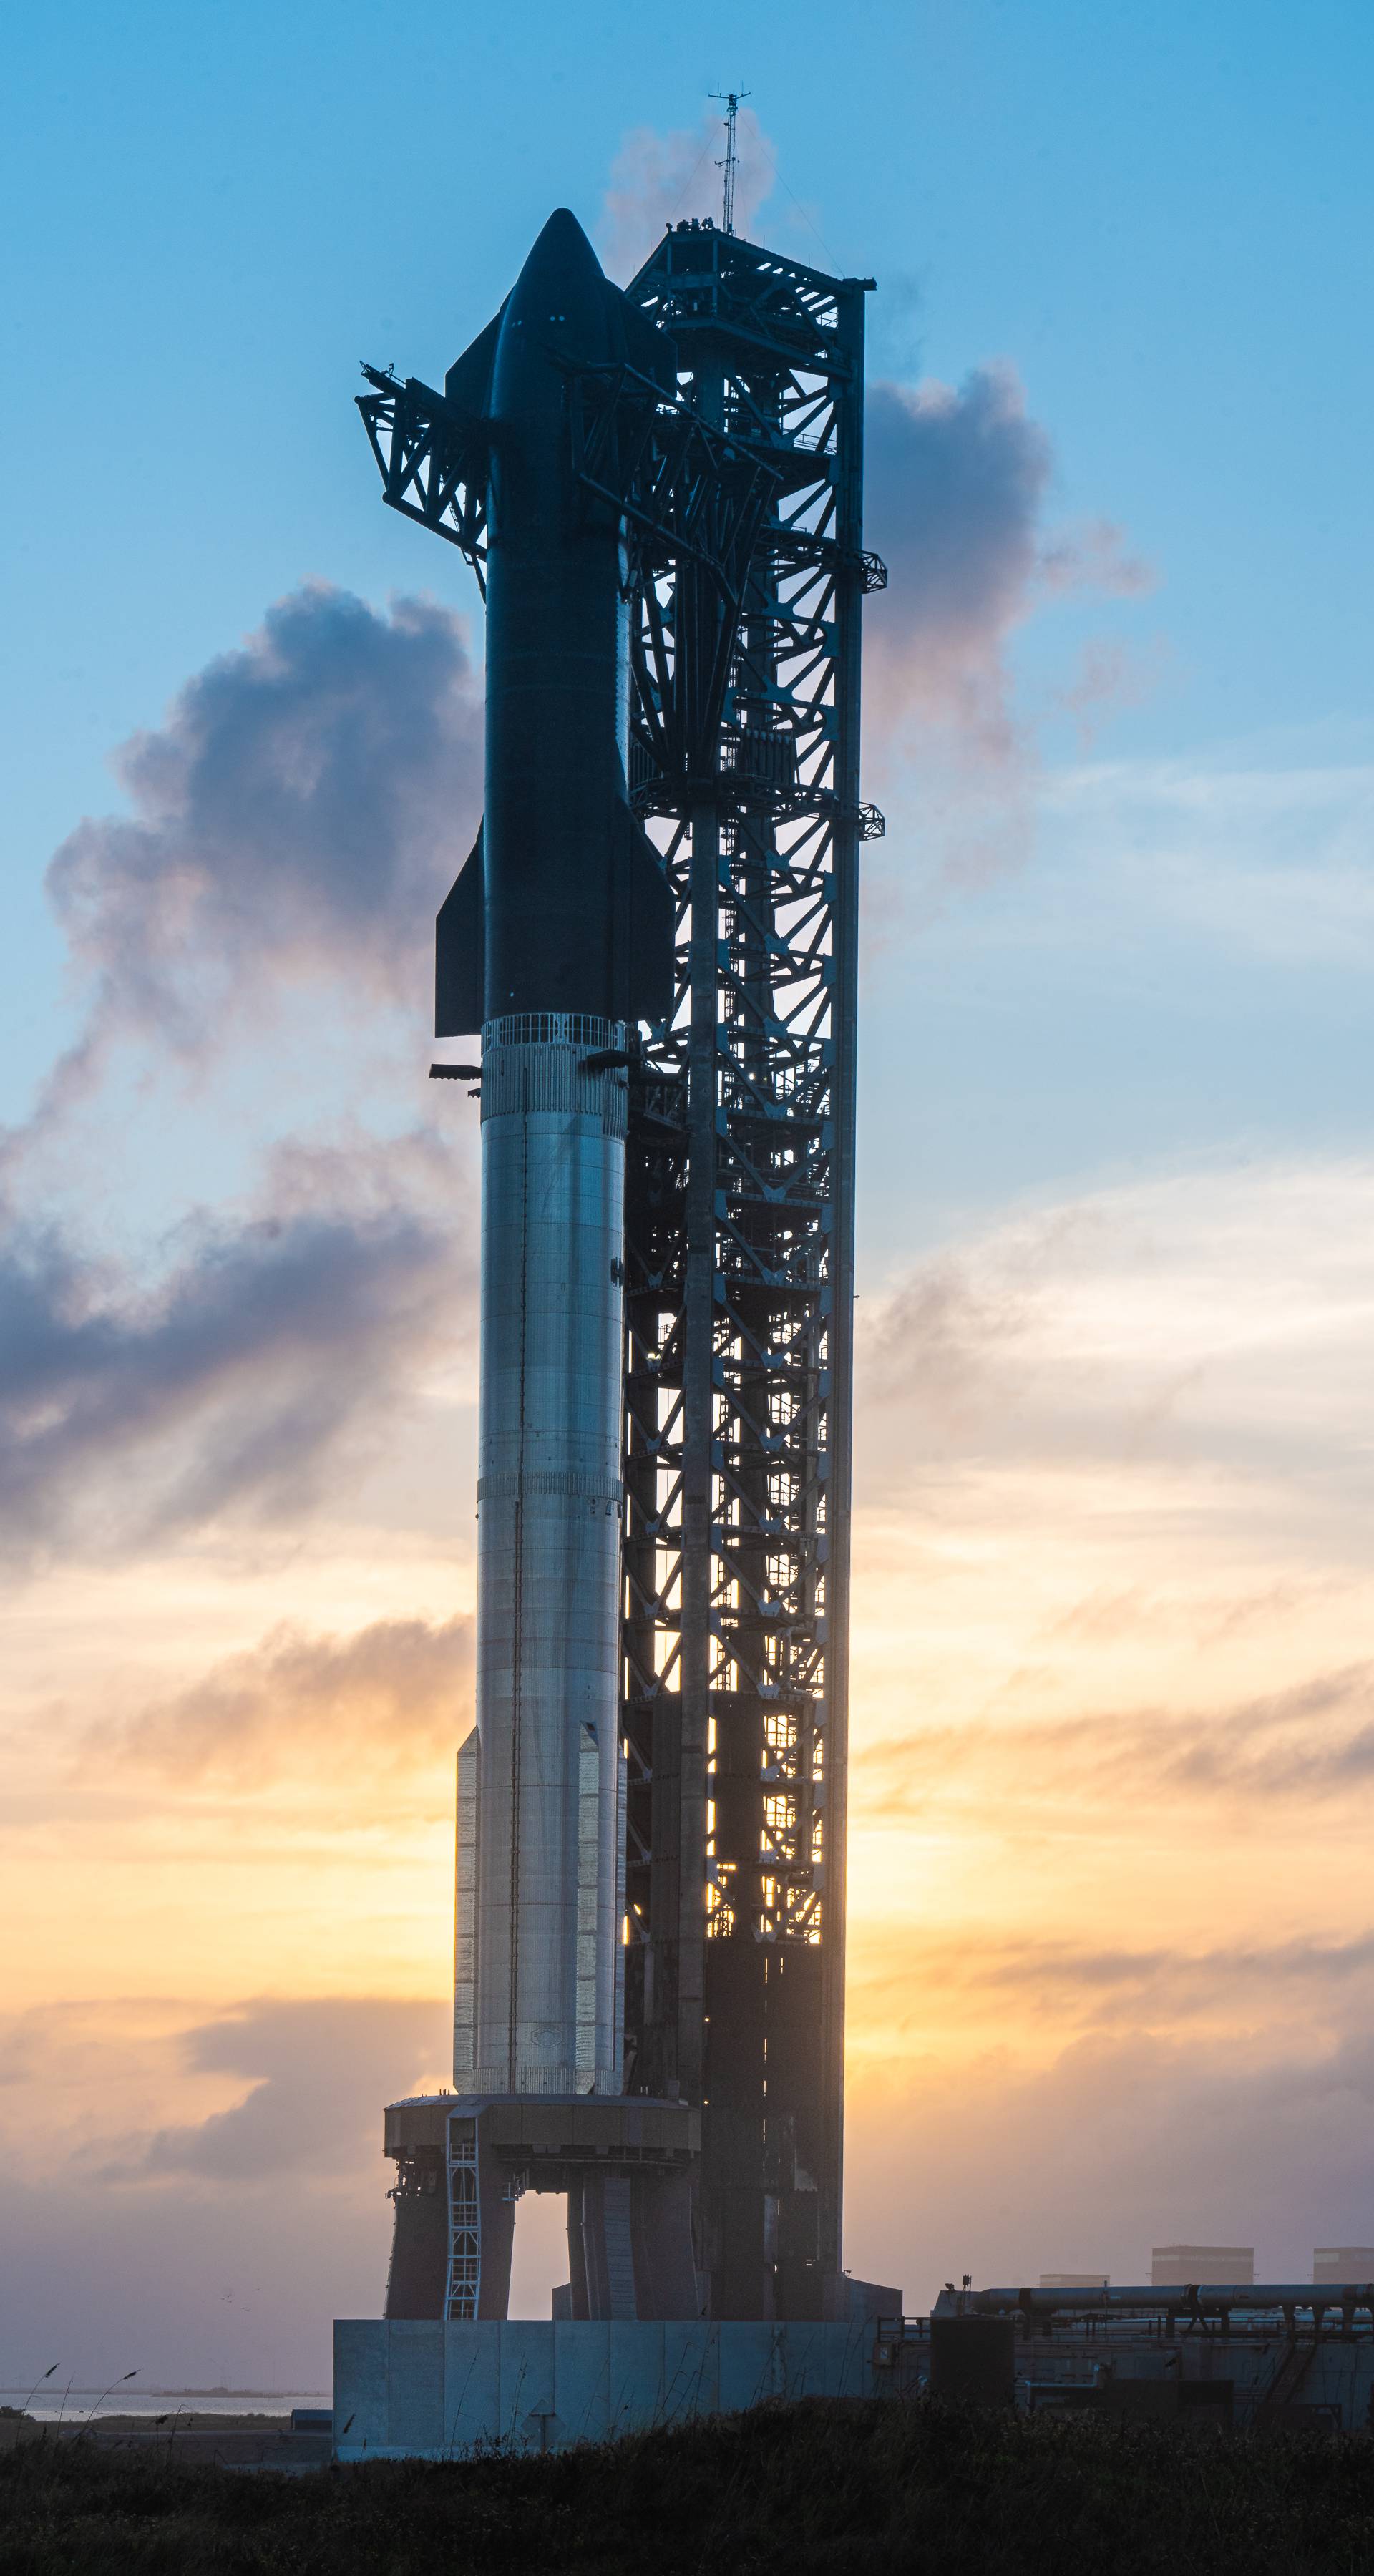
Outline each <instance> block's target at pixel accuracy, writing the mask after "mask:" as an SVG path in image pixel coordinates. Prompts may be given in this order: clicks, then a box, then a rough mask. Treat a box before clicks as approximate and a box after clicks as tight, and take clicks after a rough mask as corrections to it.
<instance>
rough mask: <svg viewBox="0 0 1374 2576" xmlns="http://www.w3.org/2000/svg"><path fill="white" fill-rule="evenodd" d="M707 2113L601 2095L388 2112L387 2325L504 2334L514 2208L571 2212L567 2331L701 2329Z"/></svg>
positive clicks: (472, 2100)
mask: <svg viewBox="0 0 1374 2576" xmlns="http://www.w3.org/2000/svg"><path fill="white" fill-rule="evenodd" d="M700 2151H701V2113H700V2112H699V2111H698V2110H695V2109H693V2108H692V2107H691V2106H689V2105H688V2104H687V2103H685V2102H670V2101H669V2102H655V2101H650V2100H646V2099H645V2098H644V2097H643V2096H638V2095H637V2096H634V2097H632V2098H630V2099H622V2098H620V2097H617V2096H598V2095H596V2094H568V2095H557V2094H554V2095H549V2094H536V2095H524V2096H517V2095H510V2094H506V2095H499V2094H497V2095H493V2094H480V2093H479V2094H461V2093H437V2094H420V2095H416V2096H413V2097H411V2098H410V2099H409V2100H406V2101H402V2102H393V2103H390V2104H389V2105H388V2107H387V2112H386V2153H387V2155H388V2156H390V2157H392V2158H394V2160H395V2163H396V2182H395V2184H394V2186H393V2193H392V2196H393V2199H394V2201H395V2204H396V2227H395V2234H394V2237H393V2241H392V2254H391V2277H390V2280H389V2282H388V2284H387V2299H386V2315H387V2318H388V2320H411V2321H415V2320H419V2319H422V2318H423V2319H434V2320H439V2321H445V2320H446V2321H448V2322H450V2323H455V2322H469V2323H471V2322H476V2321H478V2320H482V2321H484V2322H497V2321H499V2320H502V2319H504V2317H505V2314H506V2309H507V2305H508V2302H509V2298H510V2265H511V2246H512V2242H513V2238H514V2231H515V2207H516V2203H517V2201H518V2200H520V2199H521V2197H522V2196H523V2194H524V2193H525V2192H527V2191H548V2192H561V2193H563V2194H565V2195H566V2198H567V2203H568V2282H567V2286H566V2287H565V2288H564V2289H563V2290H562V2291H555V2293H554V2301H555V2309H554V2312H555V2315H556V2316H559V2317H561V2318H563V2319H565V2320H576V2321H590V2320H594V2319H602V2318H604V2319H607V2320H609V2319H611V2318H618V2319H623V2320H627V2321H628V2320H629V2319H632V2318H637V2319H640V2320H653V2319H657V2318H684V2317H698V2316H700V2314H701V2312H702V2305H703V2300H702V2293H701V2289H700V2286H699V2283H698V2279H697V2272H696V2265H695V2260H694V2256H693V2248H692V2183H693V2175H694V2169H695V2166H696V2162H697V2158H698V2156H699V2155H700Z"/></svg>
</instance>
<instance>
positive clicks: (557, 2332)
mask: <svg viewBox="0 0 1374 2576" xmlns="http://www.w3.org/2000/svg"><path fill="white" fill-rule="evenodd" d="M873 2354H874V2331H873V2327H872V2325H871V2324H870V2323H868V2322H867V2321H866V2320H865V2321H862V2322H859V2321H856V2322H855V2323H853V2324H850V2325H771V2326H769V2325H737V2324H721V2325H710V2324H707V2323H705V2322H704V2321H702V2322H696V2323H693V2322H692V2321H690V2320H689V2321H687V2322H685V2323H682V2324H676V2325H674V2324H663V2325H641V2324H630V2325H618V2324H606V2325H596V2324H586V2325H584V2324H577V2323H573V2324H565V2323H552V2324H544V2323H542V2322H535V2323H530V2324H518V2323H505V2324H475V2325H440V2324H436V2323H431V2322H429V2321H428V2320H425V2321H423V2322H415V2323H400V2322H397V2321H392V2322H388V2321H387V2320H385V2319H380V2318H373V2317H357V2318H355V2317H344V2318H340V2319H339V2320H338V2322H337V2323H336V2325H335V2327H334V2425H335V2451H336V2455H337V2457H338V2458H339V2459H341V2460H363V2459H369V2460H377V2459H381V2460H404V2459H429V2460H448V2459H457V2458H461V2457H462V2455H463V2454H464V2453H465V2452H468V2451H471V2450H473V2449H475V2448H476V2447H477V2446H478V2445H479V2444H489V2443H492V2442H501V2443H504V2444H505V2445H506V2446H507V2447H508V2448H509V2449H511V2450H513V2451H564V2450H568V2449H570V2448H571V2447H572V2446H573V2444H574V2443H577V2442H606V2441H611V2440H614V2439H615V2438H616V2436H617V2435H619V2434H622V2433H638V2432H646V2431H648V2430H649V2428H650V2427H651V2426H653V2425H658V2424H681V2423H686V2422H688V2421H690V2420H691V2419H692V2418H693V2417H697V2416H703V2415H733V2414H740V2413H742V2412H743V2411H744V2409H745V2408H746V2407H749V2406H757V2405H759V2404H760V2403H761V2401H762V2400H763V2399H764V2398H768V2397H872V2396H881V2395H883V2394H885V2393H890V2390H891V2381H892V2374H891V2372H890V2371H886V2372H884V2371H883V2370H880V2369H875V2367H874V2361H873Z"/></svg>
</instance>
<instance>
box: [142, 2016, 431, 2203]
mask: <svg viewBox="0 0 1374 2576" xmlns="http://www.w3.org/2000/svg"><path fill="white" fill-rule="evenodd" d="M445 2019H446V2016H445V2015H444V2014H443V2012H442V2010H441V2009H436V2007H435V2006H434V2005H433V2004H432V2003H428V2002H425V2003H396V2002H391V2001H375V2002H374V2001H371V2000H369V1999H368V1998H366V1997H358V1996H347V1997H344V1996H339V1997H327V1998H325V1999H323V2000H317V1999H294V2000H292V2001H290V2002H282V2003H273V2002H262V2003H253V2004H247V2005H245V2006H243V2007H242V2009H241V2010H239V2011H237V2012H234V2013H232V2014H230V2015H228V2016H225V2017H223V2018H221V2019H218V2020H215V2021H211V2022H206V2023H203V2024H201V2025H200V2027H199V2028H197V2029H195V2030H191V2031H189V2032H188V2033H187V2034H186V2036H185V2039H184V2041H183V2043H182V2047H183V2055H184V2058H185V2061H186V2064H187V2067H188V2070H189V2071H190V2072H192V2073H194V2074H198V2075H229V2076H234V2077H239V2076H241V2077H244V2078H245V2079H247V2080H248V2082H249V2084H250V2086H251V2089H250V2091H249V2092H248V2093H247V2095H246V2096H245V2098H244V2100H243V2101H242V2102H240V2103H237V2104H236V2105H235V2106H234V2107H233V2108H232V2109H231V2110H227V2111H216V2112H212V2113H211V2115H210V2116H209V2118H208V2119H204V2120H197V2121H187V2122H183V2123H181V2124H179V2125H177V2126H175V2127H171V2128H162V2129H157V2130H155V2131H154V2133H153V2135H152V2136H151V2137H150V2138H149V2139H148V2140H147V2141H146V2143H145V2144H144V2145H143V2146H142V2147H141V2149H139V2150H137V2151H135V2152H133V2153H130V2152H128V2151H127V2150H126V2151H125V2152H123V2153H122V2154H121V2155H120V2156H118V2157H117V2158H115V2159H114V2160H112V2161H111V2162H108V2163H107V2164H105V2165H104V2166H103V2167H102V2168H101V2179H103V2180H105V2181H113V2182H138V2181H154V2180H156V2179H158V2178H159V2177H160V2176H162V2175H167V2174H184V2175H193V2176H195V2177H196V2178H197V2179H198V2180H201V2181H203V2182H207V2183H253V2184H260V2183H261V2184H271V2183H273V2182H274V2181H275V2180H276V2179H277V2178H279V2177H280V2176H282V2175H285V2174H302V2173H305V2174H309V2175H310V2176H311V2177H312V2179H317V2178H318V2177H320V2176H322V2175H323V2176H330V2175H343V2174H349V2173H351V2172H354V2171H356V2169H357V2167H358V2165H359V2163H360V2162H362V2161H363V2159H364V2158H365V2157H366V2155H367V2152H368V2149H369V2147H371V2148H372V2151H373V2153H374V2154H375V2153H376V2151H377V2149H378V2147H379V2146H380V2139H379V2137H378V2131H379V2129H380V2114H381V2109H382V2105H383V2104H384V2103H385V2102H387V2101H389V2100H390V2101H395V2100H396V2099H398V2098H399V2097H400V2096H402V2095H404V2094H405V2093H407V2092H410V2091H413V2090H414V2089H415V2087H416V2085H417V2083H418V2082H419V2080H420V2079H421V2078H422V2077H424V2076H426V2075H428V2077H429V2080H430V2082H431V2083H433V2081H434V2080H435V2079H434V2072H433V2070H434V2067H435V2065H436V2063H437V2064H439V2065H441V2066H442V2064H443V2062H444V2058H445V2055H446V2050H447V2042H448V2033H447V2030H446V2028H445Z"/></svg>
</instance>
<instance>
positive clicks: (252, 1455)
mask: <svg viewBox="0 0 1374 2576" xmlns="http://www.w3.org/2000/svg"><path fill="white" fill-rule="evenodd" d="M443 1162H444V1157H443V1154H442V1151H441V1149H440V1148H439V1147H438V1145H437V1144H436V1143H435V1141H434V1140H433V1139H432V1138H429V1137H424V1136H420V1137H412V1138H410V1139H400V1140H393V1141H392V1142H391V1143H389V1144H387V1145H385V1146H383V1145H380V1144H377V1143H375V1142H371V1143H368V1142H366V1141H364V1140H359V1141H358V1142H357V1144H356V1146H355V1147H354V1148H352V1149H349V1150H345V1149H343V1148H336V1149H328V1150H326V1149H323V1148H320V1149H315V1150H310V1149H307V1148H305V1147H301V1146H297V1147H293V1148H290V1149H283V1150H282V1151H281V1152H280V1153H279V1154H278V1156H277V1157H276V1158H275V1161H274V1164H273V1167H272V1171H271V1174H270V1176H269V1182H268V1186H267V1188H266V1189H265V1191H264V1192H263V1194H262V1201H261V1204H260V1205H259V1206H258V1207H257V1208H255V1209H250V1210H249V1211H248V1212H247V1213H246V1214H245V1215H242V1216H235V1215H229V1216H226V1215H223V1214H209V1213H202V1214H200V1215H197V1216H193V1217H191V1218H188V1219H187V1221H186V1223H185V1224H184V1225H183V1226H182V1227H181V1228H180V1229H178V1232H177V1235H176V1236H175V1238H174V1240H173V1243H172V1245H171V1247H170V1257H169V1258H168V1260H167V1262H166V1265H165V1267H164V1268H163V1270H162V1273H161V1275H160V1276H159V1277H158V1278H157V1279H156V1280H155V1281H154V1282H153V1283H152V1284H151V1285H148V1284H146V1283H145V1282H144V1281H143V1280H142V1279H139V1278H136V1277H134V1276H132V1275H130V1274H129V1273H127V1272H122V1271H120V1270H119V1269H118V1268H117V1267H116V1266H115V1265H113V1264H112V1263H109V1262H100V1261H97V1260H95V1259H94V1258H92V1257H89V1256H86V1255H84V1254H83V1253H82V1252H81V1251H80V1250H78V1249H77V1248H76V1247H75V1246H74V1244H73V1242H72V1240H71V1239H70V1237H69V1236H67V1235H65V1234H64V1233H63V1232H62V1231H60V1229H59V1228H58V1227H57V1226H56V1225H55V1224H52V1223H48V1224H43V1223H35V1222H31V1223H29V1224H27V1225H26V1224H24V1223H22V1222H19V1221H16V1223H15V1226H14V1229H13V1231H12V1233H11V1236H10V1240H9V1242H8V1244H7V1245H6V1247H5V1250H4V1253H3V1256H0V1531H2V1532H3V1533H4V1535H5V1537H6V1538H7V1540H8V1541H9V1543H10V1545H11V1546H13V1547H18V1548H21V1549H22V1548H28V1547H35V1546H40V1545H42V1544H43V1543H46V1542H49V1541H55V1540H57V1539H59V1538H62V1539H65V1540H66V1541H67V1542H68V1543H76V1542H81V1543H84V1544H88V1545H89V1544H95V1545H122V1544H126V1543H128V1542H130V1541H131V1540H133V1539H136V1538H138V1537H140V1536H141V1537H146V1536H148V1535H149V1534H150V1533H152V1532H154V1531H158V1532H164V1533H165V1532H166V1531H168V1530H171V1529H176V1528H183V1527H185V1526H188V1525H190V1524H194V1523H197V1522H203V1521H205V1520H208V1519H212V1518H213V1517H215V1516H216V1515H218V1514H220V1513H224V1512H245V1511H246V1512H249V1513H251V1514H257V1515H260V1516H263V1517H266V1518H271V1517H274V1516H280V1515H282V1514H285V1513H290V1512H296V1511H299V1510H300V1509H301V1508H302V1507H303V1506H304V1505H306V1504H307V1503H309V1502H310V1501H311V1500H313V1498H314V1497H315V1495H316V1493H317V1492H318V1489H319V1483H320V1478H321V1476H322V1474H323V1471H324V1468H325V1466H326V1463H328V1462H332V1461H334V1460H335V1459H336V1457H337V1454H338V1452H339V1450H340V1448H341V1446H342V1445H343V1444H345V1443H346V1442H348V1441H349V1440H350V1439H352V1438H353V1437H354V1436H355V1435H359V1434H361V1433H363V1432H365V1431H367V1430H370V1429H371V1428H372V1427H374V1426H375V1425H376V1424H377V1423H378V1421H379V1420H380V1419H382V1418H383V1417H384V1416H386V1415H388V1414H390V1415H392V1416H394V1414H395V1412H396V1410H397V1409H398V1408H401V1407H403V1406H405V1405H407V1404H408V1403H409V1401H410V1400H411V1398H412V1396H413V1393H414V1391H415V1388H416V1384H417V1381H418V1378H419V1376H420V1374H421V1373H422V1371H423V1369H424V1367H425V1366H426V1365H427V1364H429V1363H430V1362H431V1361H432V1359H433V1358H434V1356H435V1354H436V1353H437V1352H440V1351H443V1350H446V1349H451V1348H452V1347H453V1344H454V1341H455V1339H456V1338H457V1337H458V1336H459V1335H461V1333H462V1330H463V1327H464V1320H465V1299H466V1294H467V1291H468V1287H469V1284H470V1270H471V1260H470V1247H469V1245H468V1244H467V1243H466V1242H464V1241H463V1240H462V1239H461V1238H459V1239H457V1240H455V1236H454V1229H453V1226H452V1222H451V1220H446V1221H441V1219H440V1216H439V1214H438V1212H437V1211H438V1209H439V1207H440V1205H441V1188H440V1186H439V1182H440V1173H439V1171H438V1170H436V1166H442V1164H443Z"/></svg>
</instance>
